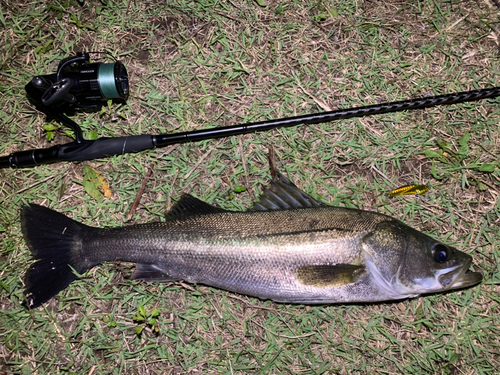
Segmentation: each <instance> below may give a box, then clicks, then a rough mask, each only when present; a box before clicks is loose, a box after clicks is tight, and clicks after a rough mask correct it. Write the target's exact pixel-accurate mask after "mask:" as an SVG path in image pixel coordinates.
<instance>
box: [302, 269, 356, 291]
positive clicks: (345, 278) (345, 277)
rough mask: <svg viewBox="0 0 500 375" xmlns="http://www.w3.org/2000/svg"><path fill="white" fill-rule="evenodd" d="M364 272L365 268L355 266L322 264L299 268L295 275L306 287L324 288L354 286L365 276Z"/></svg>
mask: <svg viewBox="0 0 500 375" xmlns="http://www.w3.org/2000/svg"><path fill="white" fill-rule="evenodd" d="M364 270H365V268H364V267H363V266H357V265H353V264H332V265H329V264H320V265H310V266H304V267H299V268H297V269H296V270H295V275H296V277H297V279H298V280H299V281H300V282H301V283H302V284H304V285H309V286H315V287H318V288H324V287H335V286H343V285H347V284H352V283H354V282H355V281H356V280H358V279H359V278H360V277H361V276H362V275H363V273H364Z"/></svg>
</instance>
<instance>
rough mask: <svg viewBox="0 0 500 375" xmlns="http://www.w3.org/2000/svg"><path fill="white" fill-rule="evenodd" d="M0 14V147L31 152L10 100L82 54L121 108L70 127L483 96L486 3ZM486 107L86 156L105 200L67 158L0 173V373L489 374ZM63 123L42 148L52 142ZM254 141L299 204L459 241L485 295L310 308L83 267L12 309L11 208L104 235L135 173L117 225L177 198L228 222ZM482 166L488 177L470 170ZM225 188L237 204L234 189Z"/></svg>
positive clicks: (84, 7) (39, 125)
mask: <svg viewBox="0 0 500 375" xmlns="http://www.w3.org/2000/svg"><path fill="white" fill-rule="evenodd" d="M0 4H1V7H0V22H1V24H2V28H1V29H0V37H1V40H2V42H3V44H4V48H2V49H1V50H0V113H1V118H2V123H1V125H0V154H1V155H5V154H7V153H10V152H13V151H17V150H22V149H30V148H39V147H47V146H48V142H47V140H46V137H45V135H44V133H43V125H44V124H46V121H47V119H46V118H45V116H43V115H42V114H40V113H38V112H36V111H35V110H34V108H33V107H32V106H31V105H30V104H29V102H28V101H27V100H26V97H25V95H24V92H23V87H24V85H25V84H26V82H28V81H29V80H30V79H31V77H32V76H33V75H35V74H47V73H50V72H52V71H54V69H55V67H56V66H57V63H58V61H59V60H60V59H62V58H64V57H66V56H68V55H71V54H72V53H74V52H76V51H79V50H82V49H86V50H90V51H108V52H109V53H111V54H113V55H114V56H116V57H118V58H119V59H120V60H121V61H123V62H124V63H125V65H126V66H127V69H128V71H129V75H130V78H131V88H132V94H131V97H130V99H129V100H128V102H127V105H125V106H123V107H117V106H116V105H115V106H113V107H112V108H108V109H106V111H105V112H104V113H102V114H98V113H94V114H79V115H77V116H75V117H74V119H75V121H77V122H79V123H80V124H82V127H83V128H84V132H85V134H86V135H87V134H88V133H89V132H90V131H97V132H98V134H99V136H117V135H125V134H141V133H152V134H155V133H161V132H177V131H187V130H194V129H203V128H209V127H213V126H224V125H232V124H237V123H242V122H249V121H255V120H259V119H265V118H278V117H288V116H292V115H296V114H305V113H311V112H319V111H322V110H323V109H322V106H323V107H326V106H328V107H330V108H332V109H335V108H337V107H344V108H345V107H351V106H358V105H363V104H373V103H377V102H382V101H393V100H401V99H406V98H412V97H421V96H424V95H429V94H431V95H433V94H442V93H447V92H454V91H465V90H469V89H475V88H486V87H492V86H497V85H498V83H497V82H498V74H499V63H498V57H499V51H500V41H499V38H500V28H499V25H498V22H499V10H500V9H499V7H498V5H497V2H496V1H492V0H485V1H471V2H463V1H462V2H460V1H449V2H440V1H429V0H426V1H420V2H414V1H402V0H401V1H378V0H375V1H370V2H368V1H354V0H352V1H343V2H334V1H331V2H327V1H323V2H313V1H298V0H296V1H290V2H277V1H267V4H268V5H267V6H266V7H260V6H258V5H257V2H255V1H229V2H214V1H209V0H200V1H197V2H189V1H183V0H176V1H170V2H168V5H158V4H156V3H155V2H145V1H142V0H133V1H132V0H130V1H127V2H124V3H121V2H114V3H112V2H108V5H107V6H104V5H103V3H101V2H90V1H89V2H85V3H83V4H78V3H76V2H73V1H61V2H56V1H54V2H50V1H49V2H46V3H44V4H42V3H39V2H18V1H1V2H0ZM318 103H319V104H318ZM497 104H498V101H495V100H492V101H485V102H480V103H470V104H463V105H457V106H451V107H443V108H435V109H431V110H425V111H414V112H409V113H396V114H389V115H381V116H376V117H367V118H362V119H353V120H346V121H341V122H336V123H328V124H321V125H315V126H311V127H299V128H293V129H281V130H275V131H271V132H268V133H260V134H250V135H244V136H239V137H232V138H228V139H222V140H214V141H205V142H200V143H198V144H184V145H179V146H176V147H174V148H166V149H157V150H154V151H150V152H144V153H139V154H134V155H126V156H123V157H116V158H109V159H102V160H96V161H91V162H88V163H86V164H88V165H91V166H93V167H94V168H95V169H97V170H98V171H99V172H101V174H102V175H103V176H104V177H105V179H106V180H107V181H108V183H109V184H110V186H111V188H112V190H113V195H112V197H111V198H109V199H104V200H102V201H101V202H97V201H95V200H93V199H92V198H91V197H90V196H89V195H88V194H87V193H86V192H85V190H84V188H83V187H82V180H83V177H82V176H83V166H84V164H83V163H60V164H54V165H50V166H40V167H37V168H33V169H22V170H7V169H5V170H0V241H1V242H0V243H1V245H0V251H1V255H0V291H1V292H0V293H1V294H0V305H1V311H0V322H1V323H0V373H8V374H10V373H16V374H17V373H22V374H45V373H51V374H53V373H77V374H101V373H102V374H105V373H106V374H107V373H113V374H114V373H120V374H156V373H157V374H179V373H192V374H201V373H239V374H244V373H253V372H257V373H305V374H317V373H330V374H364V373H367V374H373V373H380V374H399V373H407V374H428V373H439V374H454V375H458V374H476V373H477V374H494V373H496V372H497V371H498V370H497V369H498V367H499V365H500V363H499V362H500V361H499V354H500V348H499V344H500V343H499V339H498V337H499V333H500V332H499V327H500V322H499V319H498V316H499V315H500V311H499V303H500V299H499V297H498V295H499V294H498V292H499V286H498V283H499V280H500V270H499V267H498V260H499V256H500V253H499V250H498V244H499V241H500V233H499V229H498V228H499V223H500V215H499V203H498V195H499V191H500V172H499V169H498V167H499V155H500V143H499V140H500V134H499V133H500V132H499V128H498V120H499V111H498V106H497ZM120 115H123V117H124V118H122V117H121V116H120ZM63 130H64V129H61V130H60V132H59V133H58V135H57V136H56V139H55V141H54V142H61V143H63V142H67V141H68V138H66V137H65V136H64V135H63ZM465 134H470V140H469V141H468V142H467V143H466V145H465V147H464V146H463V145H460V143H459V140H460V139H461V137H462V136H464V135H465ZM438 142H446V144H447V145H444V144H443V143H441V145H442V146H439V143H438ZM269 145H273V146H274V147H275V149H276V152H277V155H278V158H279V160H278V167H279V168H280V169H281V170H282V171H283V172H284V173H285V174H288V175H289V176H290V177H291V179H292V180H293V181H295V182H296V183H297V185H298V186H299V187H302V188H303V189H304V190H305V191H307V192H308V193H310V194H311V195H313V196H315V197H320V198H321V199H323V200H324V201H325V202H327V203H329V204H332V205H346V206H351V207H358V208H364V209H370V210H376V211H379V212H382V213H387V214H390V215H392V216H395V217H397V218H400V219H402V220H404V221H405V222H406V223H407V224H409V225H412V226H413V227H415V228H417V229H419V230H422V231H424V232H426V233H429V234H431V235H433V236H435V237H437V238H440V239H442V240H444V241H445V242H447V243H450V244H453V245H455V246H457V247H458V248H459V249H461V250H464V251H466V252H467V253H469V254H471V255H472V256H473V257H474V263H475V266H476V267H477V268H479V269H481V270H482V271H483V273H484V283H483V284H482V285H481V286H478V287H474V288H471V289H468V290H464V291H460V292H453V293H446V294H442V295H435V296H426V297H422V298H419V299H415V300H408V301H401V302H397V303H387V304H369V305H345V306H344V305H343V306H314V307H310V306H302V305H298V306H295V305H280V304H275V303H272V302H269V301H260V300H257V299H253V298H248V297H246V296H239V295H234V294H232V293H228V292H224V291H220V290H216V289H212V288H209V287H204V286H192V285H191V286H190V285H185V284H146V283H138V282H132V281H130V280H127V278H128V276H129V275H130V273H131V270H132V267H133V266H132V265H130V264H125V263H120V264H108V265H104V266H100V267H97V268H94V269H93V270H92V271H90V272H89V273H88V274H87V275H86V276H87V278H86V279H84V280H82V281H79V282H77V283H75V284H74V285H72V286H71V287H69V288H68V289H67V290H66V291H64V292H62V293H60V295H59V296H58V297H56V298H55V299H53V300H51V301H50V302H49V303H47V304H46V305H45V306H44V307H43V308H40V309H37V310H36V311H26V310H24V309H23V308H22V307H21V306H20V301H21V299H22V290H23V281H22V280H23V275H24V272H25V270H26V268H27V266H28V264H29V262H30V260H29V259H30V258H29V251H28V249H27V247H26V245H25V243H24V241H23V238H22V236H21V233H20V228H19V208H20V206H21V205H22V204H25V203H29V202H36V203H39V204H44V205H47V206H50V207H51V208H54V209H56V210H58V211H61V212H64V213H67V214H69V215H70V216H72V217H74V218H75V219H76V220H78V221H83V222H85V223H87V224H92V225H99V226H116V225H123V224H124V222H125V219H126V215H127V213H128V210H129V207H130V205H131V204H132V202H133V201H134V199H135V196H136V193H137V191H138V189H139V188H140V186H141V183H142V180H143V177H144V175H145V173H146V170H147V168H148V167H151V168H153V174H152V176H151V178H150V180H149V182H148V184H147V185H146V189H145V192H144V194H143V196H142V198H141V203H140V205H139V208H138V210H137V211H136V213H135V214H134V216H133V217H132V220H131V221H133V222H144V221H150V220H161V219H162V216H163V215H164V212H165V211H166V210H167V209H168V208H169V207H170V206H171V205H172V203H173V202H174V200H175V199H176V198H178V197H179V196H180V195H181V194H182V193H184V192H190V193H192V194H194V195H196V196H198V197H200V198H202V199H204V200H205V201H208V202H210V203H214V204H217V205H220V206H222V207H224V208H228V209H244V208H246V207H249V206H250V205H251V202H252V201H253V200H255V197H256V196H258V193H259V191H260V186H261V184H265V183H266V182H267V181H268V180H269V176H268V173H269V172H268V171H269V169H268V165H267V160H266V154H267V149H268V147H269ZM430 151H434V152H437V153H441V154H442V156H441V157H440V158H437V157H431V156H432V155H435V154H432V153H431V152H430ZM443 151H444V153H443ZM450 151H451V152H450ZM454 154H456V155H457V156H454ZM201 158H204V159H203V162H202V163H198V161H199V160H200V159H201ZM485 163H488V164H493V165H495V170H494V171H493V172H489V173H487V172H482V171H481V166H482V165H484V164H485ZM408 183H426V184H429V185H430V186H431V187H432V189H431V191H430V192H429V193H428V194H427V195H426V196H425V199H420V198H418V197H415V196H409V197H401V198H396V199H389V198H387V196H386V193H387V192H389V191H390V190H391V189H393V188H395V187H398V186H401V185H404V184H408ZM238 186H244V187H245V188H246V190H245V192H243V193H240V194H238V193H236V192H235V189H236V187H238ZM139 306H144V307H145V308H146V310H147V312H148V313H150V312H151V311H152V310H153V309H155V308H158V309H160V311H161V315H160V317H159V320H158V327H159V329H160V332H159V334H158V335H155V334H154V333H153V331H152V330H151V327H146V328H145V331H144V332H143V333H142V335H140V336H138V335H137V334H136V332H135V331H134V328H135V327H137V326H138V325H139V323H138V322H137V321H134V320H133V317H134V314H136V313H137V312H138V309H139Z"/></svg>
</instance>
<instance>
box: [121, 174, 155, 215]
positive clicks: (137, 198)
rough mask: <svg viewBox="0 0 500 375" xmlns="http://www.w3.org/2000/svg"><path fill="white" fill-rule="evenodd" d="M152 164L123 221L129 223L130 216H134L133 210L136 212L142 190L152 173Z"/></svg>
mask: <svg viewBox="0 0 500 375" xmlns="http://www.w3.org/2000/svg"><path fill="white" fill-rule="evenodd" d="M152 165H153V164H151V165H150V166H149V168H148V169H147V171H146V173H145V175H144V178H143V180H142V184H141V187H140V188H139V191H137V194H136V195H135V199H134V203H132V206H131V207H130V210H129V211H128V214H127V217H126V218H125V221H129V220H130V219H132V216H134V214H135V210H137V206H139V202H140V201H141V198H142V195H143V194H144V190H145V189H146V184H147V183H148V181H149V178H150V177H151V173H153V167H152Z"/></svg>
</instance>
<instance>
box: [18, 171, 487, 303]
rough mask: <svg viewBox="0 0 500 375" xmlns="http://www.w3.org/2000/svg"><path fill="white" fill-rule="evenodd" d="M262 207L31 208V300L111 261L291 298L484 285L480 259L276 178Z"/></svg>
mask: <svg viewBox="0 0 500 375" xmlns="http://www.w3.org/2000/svg"><path fill="white" fill-rule="evenodd" d="M278 177H279V178H278V181H277V182H273V184H272V185H271V187H270V188H269V189H267V190H265V191H264V193H263V195H262V197H261V199H260V200H259V201H258V202H257V203H256V204H255V206H254V210H250V211H246V212H231V211H225V210H223V209H220V208H217V207H214V206H211V205H208V204H207V203H204V202H202V201H199V200H198V199H196V198H194V197H191V196H184V197H183V198H181V199H180V200H179V202H178V203H177V204H176V205H175V206H174V207H173V208H172V210H171V211H170V212H169V213H167V215H166V220H165V221H164V222H160V223H146V224H137V225H130V226H125V227H121V228H94V227H89V226H87V225H84V224H81V223H77V222H76V221H74V220H72V219H70V218H68V217H66V216H64V215H62V214H59V213H57V212H55V211H52V210H50V209H48V208H45V207H41V206H37V205H30V206H26V207H24V208H23V210H22V213H21V218H22V229H23V234H24V237H25V239H26V242H27V244H28V246H29V248H30V250H31V251H32V253H33V255H34V258H35V259H36V260H37V261H36V262H35V263H33V264H32V265H31V267H30V268H29V270H28V272H27V274H26V287H27V288H26V291H25V295H26V303H27V305H28V307H31V308H33V307H37V306H39V305H40V304H42V303H43V302H45V301H47V300H49V299H50V298H52V297H53V296H54V295H55V294H57V293H58V292H59V291H60V290H62V289H64V288H65V287H66V286H68V285H69V284H70V283H71V282H72V281H74V280H76V278H77V275H76V274H75V273H74V272H73V269H74V270H76V271H77V273H80V274H81V273H83V272H85V271H87V270H88V269H90V268H92V267H94V266H96V265H98V264H100V263H102V262H106V261H116V260H120V261H129V262H135V263H137V267H136V271H135V272H134V274H133V275H132V278H133V279H139V280H146V281H160V282H161V281H163V282H164V281H174V280H183V281H186V282H190V283H199V284H206V285H209V286H214V287H218V288H222V289H226V290H229V291H232V292H237V293H242V294H247V295H251V296H256V297H259V298H262V299H272V300H274V301H277V302H292V303H311V304H314V303H338V302H373V301H385V300H395V299H402V298H407V297H415V296H417V295H420V294H423V293H430V292H435V291H442V290H448V289H455V288H460V287H465V286H469V285H473V284H475V283H478V282H479V281H480V280H481V277H482V276H481V275H480V274H479V273H472V272H469V271H468V268H469V267H470V265H471V262H472V258H471V257H470V256H468V255H467V254H464V253H462V252H460V251H458V250H456V249H454V248H452V247H449V246H446V245H443V244H441V243H440V242H438V241H436V240H434V239H432V238H431V237H429V236H427V235H425V234H423V233H421V232H418V231H416V230H414V229H412V228H410V227H408V226H406V225H405V224H404V223H402V222H400V221H399V220H397V219H394V218H392V217H390V216H387V215H383V214H379V213H376V212H371V211H362V210H357V209H351V208H342V207H329V206H325V205H324V204H322V203H320V202H317V201H316V200H314V199H313V198H311V197H309V196H308V195H307V194H305V193H304V192H302V191H300V190H299V189H298V188H297V187H296V186H295V185H293V184H292V183H291V182H290V181H288V180H287V179H286V178H284V177H283V176H282V175H278Z"/></svg>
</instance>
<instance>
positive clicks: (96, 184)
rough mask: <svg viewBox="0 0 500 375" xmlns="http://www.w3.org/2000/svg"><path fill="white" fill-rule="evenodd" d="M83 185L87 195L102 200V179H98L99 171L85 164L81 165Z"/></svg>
mask: <svg viewBox="0 0 500 375" xmlns="http://www.w3.org/2000/svg"><path fill="white" fill-rule="evenodd" d="M83 187H84V189H85V191H86V192H87V194H88V195H90V196H91V197H92V198H94V199H95V200H96V201H98V202H100V201H101V200H102V192H101V190H99V188H100V187H102V181H101V180H100V179H99V173H98V172H97V171H96V170H95V169H94V168H92V167H89V166H88V165H85V166H84V167H83Z"/></svg>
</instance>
